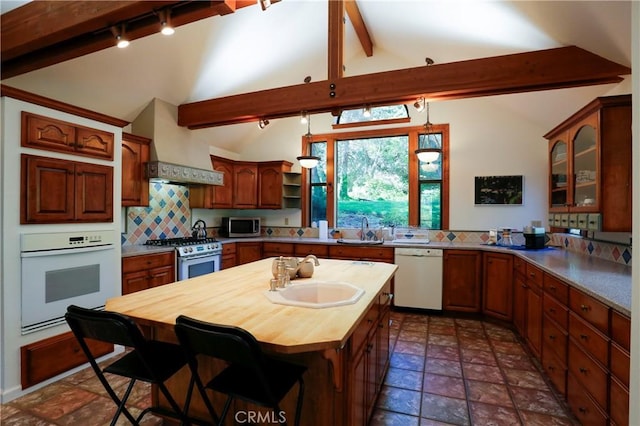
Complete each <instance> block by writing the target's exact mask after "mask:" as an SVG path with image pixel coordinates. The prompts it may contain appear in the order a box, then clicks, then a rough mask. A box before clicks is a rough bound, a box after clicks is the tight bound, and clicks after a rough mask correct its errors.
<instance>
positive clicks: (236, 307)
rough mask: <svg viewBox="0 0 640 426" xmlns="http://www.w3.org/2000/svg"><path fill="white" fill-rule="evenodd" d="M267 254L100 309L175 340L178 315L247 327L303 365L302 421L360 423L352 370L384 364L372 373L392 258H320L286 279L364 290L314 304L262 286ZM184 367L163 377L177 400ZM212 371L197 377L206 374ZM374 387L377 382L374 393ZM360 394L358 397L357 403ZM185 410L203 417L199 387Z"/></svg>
mask: <svg viewBox="0 0 640 426" xmlns="http://www.w3.org/2000/svg"><path fill="white" fill-rule="evenodd" d="M274 259H275V258H267V259H263V260H259V261H256V262H252V263H248V264H245V265H240V266H236V267H233V268H230V269H226V270H222V271H219V272H215V273H212V274H207V275H203V276H200V277H196V278H192V279H189V280H185V281H180V282H176V283H173V284H168V285H164V286H160V287H154V288H151V289H148V290H144V291H140V292H137V293H132V294H128V295H125V296H120V297H116V298H112V299H109V300H108V301H107V304H106V309H107V310H109V311H115V312H120V313H122V314H125V315H127V316H129V317H131V318H132V319H133V320H134V321H136V323H138V324H139V325H141V326H142V327H143V329H145V330H147V331H148V332H149V333H150V334H151V335H152V336H153V337H154V338H156V339H159V340H168V341H174V342H175V335H174V333H173V327H174V324H175V319H176V318H177V317H178V316H179V315H187V316H190V317H193V318H197V319H199V320H202V321H207V322H212V323H218V324H225V325H232V326H237V327H241V328H243V329H245V330H247V331H249V332H250V333H251V334H253V336H254V337H255V338H256V339H257V340H258V342H259V343H260V345H261V346H262V348H263V350H264V351H265V352H268V353H269V354H271V355H273V356H278V357H282V358H283V359H287V360H289V361H291V362H297V363H299V364H304V365H306V366H307V368H308V370H307V372H306V373H305V395H304V403H303V410H302V419H301V424H307V425H321V424H327V425H333V424H336V425H340V424H343V425H353V424H356V423H358V424H359V423H361V424H366V418H367V417H368V411H369V410H368V409H367V403H366V402H367V401H366V400H367V399H368V398H367V395H371V393H370V391H371V389H369V392H366V391H363V389H362V387H363V386H364V387H366V383H364V382H365V381H367V377H362V378H360V377H357V375H356V373H357V372H358V371H360V370H362V372H363V373H364V372H366V373H368V374H370V373H371V371H369V370H368V368H372V369H374V370H375V369H376V368H378V369H380V367H379V366H383V371H378V375H380V376H383V375H384V372H386V368H387V367H388V358H389V334H388V326H389V323H388V322H389V313H388V312H389V301H390V298H391V297H392V296H391V295H390V293H389V291H390V283H391V279H392V278H393V275H394V274H395V272H396V269H397V266H396V265H393V264H389V263H381V262H362V261H351V260H335V259H320V265H319V266H316V267H315V269H314V274H313V277H312V278H307V279H296V280H293V281H292V283H293V285H296V284H302V283H304V282H305V281H334V282H335V281H339V282H347V283H349V284H352V285H354V286H356V287H360V288H362V289H364V290H365V293H364V294H363V295H362V297H361V298H360V299H359V300H358V301H357V302H356V303H354V304H351V305H344V306H336V307H329V308H319V309H316V308H307V307H296V306H288V305H280V304H275V303H272V302H270V301H269V300H268V299H267V297H266V296H265V294H264V293H265V291H266V290H268V289H269V280H270V279H271V278H272V277H273V275H272V273H271V267H272V262H273V260H274ZM379 329H380V330H382V331H385V330H386V333H384V332H380V333H379V332H378V330H379ZM381 336H382V337H381ZM374 340H375V342H374ZM372 347H374V348H375V349H376V351H377V354H374V355H372V354H370V353H367V357H364V356H362V354H361V352H362V353H364V351H368V352H372V351H371V348H372ZM376 351H373V352H376ZM369 357H371V358H372V359H370V360H369V362H368V364H367V365H366V366H365V365H362V366H361V367H362V368H357V367H358V366H360V358H364V359H365V361H366V360H367V359H368V358H369ZM356 358H357V359H356ZM205 362H206V361H203V362H201V370H202V369H204V370H205V371H208V372H210V374H214V372H216V371H219V369H220V368H221V367H222V366H221V365H219V366H216V363H217V361H214V360H212V361H211V363H210V364H211V365H209V366H207V367H203V364H205ZM356 363H357V365H356ZM365 367H366V368H365ZM183 370H185V371H180V372H179V373H178V374H177V376H175V377H174V378H172V379H170V380H169V383H168V387H169V388H170V389H172V392H176V395H175V396H176V399H177V400H179V401H182V400H183V399H184V398H183V396H184V395H183V394H184V393H185V392H186V387H187V383H188V381H189V374H188V371H186V369H183ZM201 374H202V373H201ZM363 376H364V374H363ZM211 377H213V376H211ZM211 377H203V379H204V380H207V381H208V380H209V379H210V378H211ZM370 377H373V376H370ZM382 378H383V377H380V383H379V384H381V382H382ZM379 391H380V386H379V385H378V386H376V389H375V392H374V394H376V395H377V393H378V392H379ZM361 392H362V393H363V396H362V397H361V396H360V393H361ZM196 393H197V392H196ZM154 394H157V393H155V392H154ZM296 396H297V387H296V386H294V388H293V390H292V391H291V392H289V394H288V395H287V396H286V397H285V400H284V401H283V404H282V409H283V410H284V411H286V412H287V418H288V419H290V420H291V421H292V420H293V415H294V411H295V398H296ZM215 397H216V399H214V404H215V405H216V408H218V407H220V411H221V407H222V404H223V402H224V399H223V398H222V397H221V396H220V395H215ZM359 400H362V403H361V404H358V402H357V401H359ZM374 401H375V398H374ZM372 402H373V401H372ZM360 406H362V407H360ZM234 408H235V409H236V410H240V411H242V410H247V409H249V410H256V411H261V412H266V411H268V410H267V409H265V408H259V407H253V408H251V407H249V408H247V406H246V404H243V403H240V402H237V403H236V404H235V407H234ZM220 411H218V412H220ZM190 412H191V413H192V414H195V415H197V416H202V417H205V415H204V413H205V412H206V411H205V409H204V406H203V404H202V402H201V401H200V398H199V396H198V395H195V394H194V396H193V398H192V405H191V410H190ZM232 412H233V409H232V410H230V412H229V415H228V417H229V418H228V419H227V420H230V422H227V423H228V424H233V415H232ZM354 422H355V423H354Z"/></svg>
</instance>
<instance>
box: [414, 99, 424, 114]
mask: <svg viewBox="0 0 640 426" xmlns="http://www.w3.org/2000/svg"><path fill="white" fill-rule="evenodd" d="M424 103H425V102H424V98H418V99H416V101H415V102H414V103H413V107H414V108H415V109H416V111H418V112H422V110H424Z"/></svg>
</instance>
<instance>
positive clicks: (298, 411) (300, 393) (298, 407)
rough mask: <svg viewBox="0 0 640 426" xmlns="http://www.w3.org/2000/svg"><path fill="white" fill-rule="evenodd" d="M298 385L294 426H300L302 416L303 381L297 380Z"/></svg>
mask: <svg viewBox="0 0 640 426" xmlns="http://www.w3.org/2000/svg"><path fill="white" fill-rule="evenodd" d="M298 385H299V389H298V402H297V403H296V420H295V423H294V424H295V426H298V425H299V424H300V414H302V397H303V396H304V381H303V380H302V378H301V379H300V380H298Z"/></svg>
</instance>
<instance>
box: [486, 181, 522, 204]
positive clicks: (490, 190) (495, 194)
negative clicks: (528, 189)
mask: <svg viewBox="0 0 640 426" xmlns="http://www.w3.org/2000/svg"><path fill="white" fill-rule="evenodd" d="M522 181H523V177H522V176H476V177H475V204H479V205H487V204H507V205H519V206H521V205H522Z"/></svg>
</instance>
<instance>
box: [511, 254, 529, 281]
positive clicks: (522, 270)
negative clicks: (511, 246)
mask: <svg viewBox="0 0 640 426" xmlns="http://www.w3.org/2000/svg"><path fill="white" fill-rule="evenodd" d="M513 270H514V271H515V272H517V273H519V274H522V275H523V276H524V275H525V274H526V273H527V262H526V261H525V260H524V259H521V258H519V257H518V256H514V257H513Z"/></svg>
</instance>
